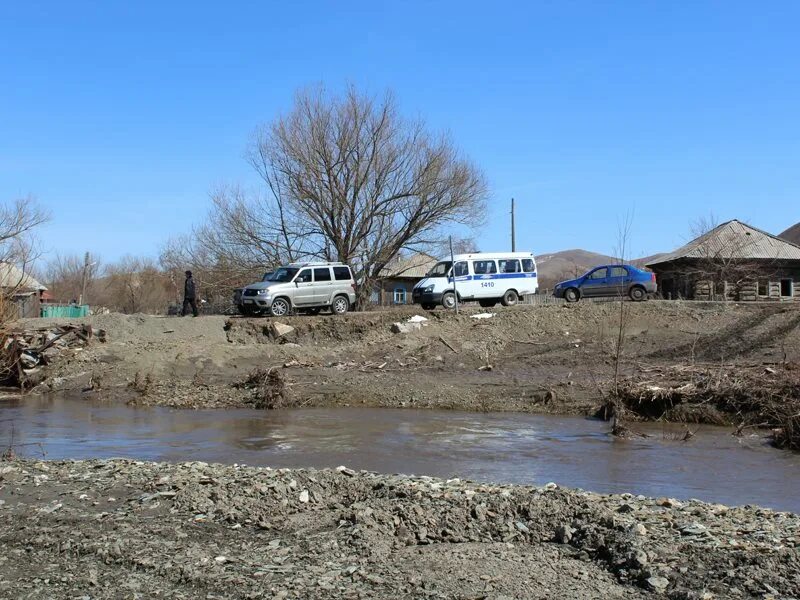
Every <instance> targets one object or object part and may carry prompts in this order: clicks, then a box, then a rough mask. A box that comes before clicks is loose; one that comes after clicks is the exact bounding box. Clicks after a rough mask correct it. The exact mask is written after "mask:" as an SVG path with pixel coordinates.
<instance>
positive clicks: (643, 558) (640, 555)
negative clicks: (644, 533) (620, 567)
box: [630, 550, 648, 569]
mask: <svg viewBox="0 0 800 600" xmlns="http://www.w3.org/2000/svg"><path fill="white" fill-rule="evenodd" d="M630 562H631V564H632V565H633V566H634V567H637V568H639V569H641V568H642V567H645V566H647V562H648V560H647V552H645V551H644V550H636V551H635V552H634V553H633V555H632V556H631V560H630Z"/></svg>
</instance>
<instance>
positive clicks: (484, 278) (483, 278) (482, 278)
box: [447, 273, 537, 281]
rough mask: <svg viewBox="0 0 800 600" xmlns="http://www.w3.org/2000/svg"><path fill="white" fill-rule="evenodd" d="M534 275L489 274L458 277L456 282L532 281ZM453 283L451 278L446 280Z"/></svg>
mask: <svg viewBox="0 0 800 600" xmlns="http://www.w3.org/2000/svg"><path fill="white" fill-rule="evenodd" d="M536 277H537V275H536V273H490V274H486V275H459V276H458V277H456V281H490V280H492V279H533V278H536ZM447 280H448V281H453V278H452V277H448V278H447Z"/></svg>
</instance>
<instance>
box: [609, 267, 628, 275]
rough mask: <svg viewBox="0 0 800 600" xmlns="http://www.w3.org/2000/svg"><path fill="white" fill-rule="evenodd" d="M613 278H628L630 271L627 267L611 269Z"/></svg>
mask: <svg viewBox="0 0 800 600" xmlns="http://www.w3.org/2000/svg"><path fill="white" fill-rule="evenodd" d="M611 276H612V277H627V276H628V269H626V268H625V267H611Z"/></svg>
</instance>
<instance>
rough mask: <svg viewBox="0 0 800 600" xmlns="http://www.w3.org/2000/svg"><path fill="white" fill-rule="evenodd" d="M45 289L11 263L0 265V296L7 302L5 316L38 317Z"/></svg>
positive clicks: (12, 317) (14, 317)
mask: <svg viewBox="0 0 800 600" xmlns="http://www.w3.org/2000/svg"><path fill="white" fill-rule="evenodd" d="M46 291H47V288H46V287H45V286H43V285H42V284H41V283H39V282H38V281H36V280H35V279H34V278H33V277H32V276H31V275H30V274H28V273H26V272H25V271H23V270H22V269H20V268H19V267H17V266H16V265H13V264H11V263H0V295H2V301H3V302H9V303H10V306H8V309H9V310H8V311H4V312H5V315H6V316H8V317H9V318H11V319H24V318H30V317H38V316H39V310H40V305H41V300H42V294H44V292H46Z"/></svg>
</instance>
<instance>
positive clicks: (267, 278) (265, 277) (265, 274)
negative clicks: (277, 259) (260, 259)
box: [261, 271, 273, 281]
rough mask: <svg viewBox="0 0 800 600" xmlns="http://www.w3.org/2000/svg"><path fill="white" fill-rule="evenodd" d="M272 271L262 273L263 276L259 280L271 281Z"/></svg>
mask: <svg viewBox="0 0 800 600" xmlns="http://www.w3.org/2000/svg"><path fill="white" fill-rule="evenodd" d="M272 274H273V273H272V271H267V272H266V273H264V277H262V278H261V281H272Z"/></svg>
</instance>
